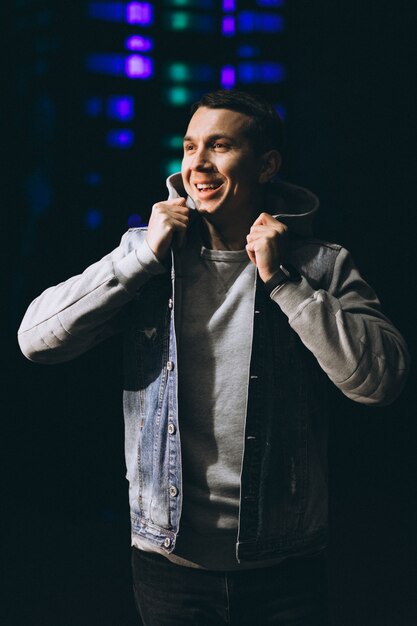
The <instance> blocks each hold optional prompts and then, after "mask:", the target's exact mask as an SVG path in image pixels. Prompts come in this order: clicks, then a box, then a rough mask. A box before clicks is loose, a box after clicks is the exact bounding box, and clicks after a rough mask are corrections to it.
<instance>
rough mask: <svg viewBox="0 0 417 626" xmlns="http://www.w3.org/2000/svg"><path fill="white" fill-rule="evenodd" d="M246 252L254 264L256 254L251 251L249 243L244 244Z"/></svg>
mask: <svg viewBox="0 0 417 626" xmlns="http://www.w3.org/2000/svg"><path fill="white" fill-rule="evenodd" d="M246 252H247V254H248V257H249V259H250V260H251V261H252V263H253V264H254V265H256V256H255V253H254V252H253V250H252V248H251V245H250V244H248V245H247V246H246Z"/></svg>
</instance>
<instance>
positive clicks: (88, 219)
mask: <svg viewBox="0 0 417 626" xmlns="http://www.w3.org/2000/svg"><path fill="white" fill-rule="evenodd" d="M102 222H103V214H102V212H101V211H100V210H99V209H89V210H88V211H87V213H86V216H85V224H86V226H87V228H88V229H89V230H97V228H99V227H100V226H101V224H102Z"/></svg>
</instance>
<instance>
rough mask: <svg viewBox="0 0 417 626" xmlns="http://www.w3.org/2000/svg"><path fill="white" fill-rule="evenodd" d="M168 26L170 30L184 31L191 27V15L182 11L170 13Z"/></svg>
mask: <svg viewBox="0 0 417 626" xmlns="http://www.w3.org/2000/svg"><path fill="white" fill-rule="evenodd" d="M170 17H171V20H170V26H171V28H172V30H185V29H186V28H189V27H190V25H191V15H190V14H189V13H185V12H183V11H175V12H174V13H171V16H170Z"/></svg>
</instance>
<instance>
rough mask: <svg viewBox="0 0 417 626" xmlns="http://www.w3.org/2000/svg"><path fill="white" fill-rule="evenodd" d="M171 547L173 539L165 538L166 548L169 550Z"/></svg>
mask: <svg viewBox="0 0 417 626" xmlns="http://www.w3.org/2000/svg"><path fill="white" fill-rule="evenodd" d="M170 545H171V539H170V538H169V537H165V539H164V548H169V547H170Z"/></svg>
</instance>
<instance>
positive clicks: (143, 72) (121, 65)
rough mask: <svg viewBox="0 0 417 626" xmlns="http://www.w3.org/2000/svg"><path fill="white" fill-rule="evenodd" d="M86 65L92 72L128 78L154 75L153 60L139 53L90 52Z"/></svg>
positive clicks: (144, 77)
mask: <svg viewBox="0 0 417 626" xmlns="http://www.w3.org/2000/svg"><path fill="white" fill-rule="evenodd" d="M86 66H87V69H88V70H90V72H95V73H96V74H109V75H111V76H127V77H128V78H142V79H146V78H150V77H151V76H152V75H153V61H152V59H149V58H148V57H144V56H141V55H139V54H131V55H128V56H125V55H123V54H100V53H93V54H89V55H88V56H87V58H86Z"/></svg>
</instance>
